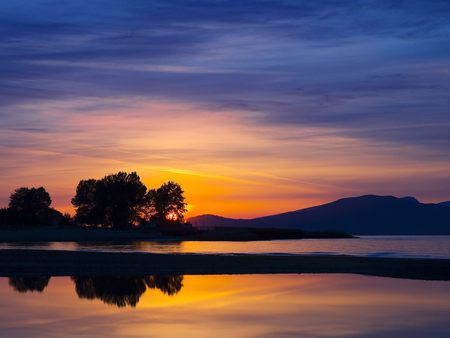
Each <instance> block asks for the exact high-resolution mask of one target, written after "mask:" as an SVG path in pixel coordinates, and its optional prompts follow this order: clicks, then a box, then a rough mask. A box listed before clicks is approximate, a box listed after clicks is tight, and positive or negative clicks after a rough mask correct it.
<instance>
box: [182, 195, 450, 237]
mask: <svg viewBox="0 0 450 338" xmlns="http://www.w3.org/2000/svg"><path fill="white" fill-rule="evenodd" d="M189 222H191V223H192V224H193V225H194V226H196V227H255V228H286V229H302V230H305V231H344V232H347V233H351V234H354V235H450V202H442V203H437V204H432V203H421V202H419V201H418V200H417V199H415V198H414V197H402V198H398V197H394V196H376V195H365V196H359V197H349V198H343V199H340V200H337V201H334V202H331V203H327V204H322V205H319V206H315V207H311V208H306V209H300V210H296V211H291V212H286V213H282V214H277V215H271V216H265V217H258V218H253V219H233V218H225V217H220V216H215V215H201V216H197V217H191V218H190V219H189Z"/></svg>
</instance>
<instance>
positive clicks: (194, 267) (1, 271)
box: [0, 250, 450, 280]
mask: <svg viewBox="0 0 450 338" xmlns="http://www.w3.org/2000/svg"><path fill="white" fill-rule="evenodd" d="M263 273H264V274H273V273H355V274H363V275H374V276H385V277H396V278H410V279H423V280H450V260H447V259H403V258H377V257H354V256H287V255H286V256H282V255H281V256H264V255H194V254H182V255H179V254H178V255H177V254H146V253H126V254H124V253H100V252H71V251H45V250H0V276H8V277H9V276H79V275H115V276H118V275H159V274H263Z"/></svg>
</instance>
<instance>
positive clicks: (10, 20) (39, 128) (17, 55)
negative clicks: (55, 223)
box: [0, 0, 450, 217]
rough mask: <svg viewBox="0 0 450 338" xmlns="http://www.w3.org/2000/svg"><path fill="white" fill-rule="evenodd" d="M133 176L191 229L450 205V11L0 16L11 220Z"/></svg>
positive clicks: (106, 4)
mask: <svg viewBox="0 0 450 338" xmlns="http://www.w3.org/2000/svg"><path fill="white" fill-rule="evenodd" d="M119 170H125V171H137V172H138V174H139V175H140V177H141V179H142V180H143V182H144V183H145V184H146V185H147V186H148V187H149V188H153V187H157V186H159V185H160V184H161V183H163V182H164V181H167V180H175V181H177V182H179V183H180V184H181V185H182V186H183V188H184V190H185V191H186V197H187V202H188V203H189V207H188V208H189V214H188V216H193V215H199V214H204V213H213V214H219V215H224V216H231V217H255V216H259V215H267V214H273V213H278V212H283V211H289V210H295V209H300V208H303V207H308V206H312V205H316V204H320V203H324V202H329V201H332V200H334V199H337V198H341V197H346V196H357V195H363V194H380V195H395V196H415V197H417V198H418V199H419V200H421V201H424V202H437V201H442V200H450V2H449V1H447V0H443V1H440V0H431V1H430V0H420V1H419V0H417V1H416V0H409V1H401V0H392V1H387V0H376V1H358V0H355V1H300V0H298V1H270V0H260V1H256V0H255V1H233V0H223V1H172V0H164V1H156V0H155V1H141V0H134V1H127V0H89V1H83V0H80V1H61V0H57V1H56V0H34V1H24V0H15V1H9V0H8V1H6V0H0V172H1V179H0V206H6V205H7V203H8V198H9V194H10V193H11V192H12V191H13V190H14V189H15V188H17V187H20V186H29V187H31V186H44V187H45V188H46V189H47V190H48V191H49V192H50V194H51V196H52V199H53V206H54V207H55V208H57V209H59V210H62V211H71V210H72V209H71V205H70V199H71V197H72V196H73V195H74V192H75V188H76V185H77V183H78V182H79V180H81V179H87V178H100V177H102V176H104V175H106V174H110V173H115V172H117V171H119Z"/></svg>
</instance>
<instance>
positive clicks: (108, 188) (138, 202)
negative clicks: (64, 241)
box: [72, 172, 147, 228]
mask: <svg viewBox="0 0 450 338" xmlns="http://www.w3.org/2000/svg"><path fill="white" fill-rule="evenodd" d="M146 193H147V188H146V187H145V185H144V184H143V183H142V182H141V180H140V178H139V176H138V175H137V174H136V173H135V172H132V173H130V174H128V173H126V172H119V173H117V174H112V175H107V176H105V177H103V178H102V179H100V180H95V179H89V180H82V181H80V183H79V184H78V186H77V191H76V195H75V197H74V198H73V199H72V204H73V205H74V206H75V209H76V215H75V218H76V220H77V221H78V222H80V223H84V224H90V225H99V224H101V225H106V226H111V227H115V228H124V227H128V226H130V225H132V224H136V223H137V222H138V220H139V218H140V217H141V216H142V215H143V212H144V208H145V206H146V205H147V194H146Z"/></svg>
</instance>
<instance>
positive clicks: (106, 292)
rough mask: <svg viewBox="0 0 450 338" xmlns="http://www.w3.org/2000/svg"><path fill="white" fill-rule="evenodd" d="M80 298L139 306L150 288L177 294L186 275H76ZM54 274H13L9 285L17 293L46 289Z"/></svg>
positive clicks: (77, 291) (119, 304)
mask: <svg viewBox="0 0 450 338" xmlns="http://www.w3.org/2000/svg"><path fill="white" fill-rule="evenodd" d="M71 279H72V281H73V282H74V283H75V291H76V293H77V295H78V297H79V298H85V299H100V300H101V301H103V302H104V303H106V304H111V305H116V306H118V307H125V306H132V307H135V306H136V304H137V303H138V302H139V299H140V298H141V296H142V295H143V294H144V292H145V291H146V290H147V288H149V289H158V290H161V292H163V293H164V294H166V295H169V296H173V295H175V294H177V293H178V292H179V291H180V290H181V288H182V287H183V276H180V275H168V276H146V277H104V276H103V277H94V276H88V277H72V278H71ZM49 281H50V277H10V278H9V285H10V286H11V287H12V288H13V289H14V290H15V291H17V292H21V293H24V292H28V291H30V292H34V291H37V292H42V291H44V289H45V288H46V287H47V285H48V283H49Z"/></svg>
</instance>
